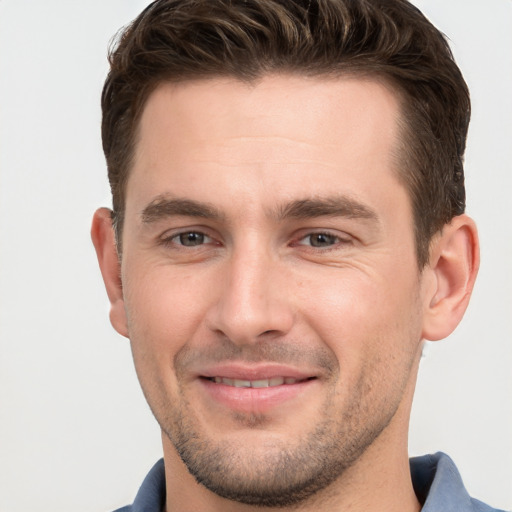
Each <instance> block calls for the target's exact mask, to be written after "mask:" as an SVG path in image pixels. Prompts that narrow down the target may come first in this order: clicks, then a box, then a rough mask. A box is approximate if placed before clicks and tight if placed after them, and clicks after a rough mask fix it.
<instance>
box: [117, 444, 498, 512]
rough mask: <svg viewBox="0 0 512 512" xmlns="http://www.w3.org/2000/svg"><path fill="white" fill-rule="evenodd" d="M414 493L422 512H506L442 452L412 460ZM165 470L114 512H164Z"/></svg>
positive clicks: (156, 471)
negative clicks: (480, 494) (472, 491)
mask: <svg viewBox="0 0 512 512" xmlns="http://www.w3.org/2000/svg"><path fill="white" fill-rule="evenodd" d="M410 466H411V477H412V482H413V486H414V491H415V492H416V496H417V497H418V500H419V501H420V503H422V504H423V507H422V509H421V512H504V511H503V510H499V509H497V508H492V507H489V506H488V505H486V504H485V503H482V502H481V501H478V500H475V499H474V498H471V497H470V496H469V494H468V493H467V491H466V489H465V488H464V484H463V483H462V479H461V477H460V474H459V472H458V470H457V468H456V467H455V464H454V463H453V461H452V459H450V457H448V455H446V454H444V453H441V452H438V453H436V454H434V455H424V456H422V457H413V458H412V459H410ZM165 496H166V494H165V469H164V460H163V459H160V460H159V461H158V462H157V463H156V464H155V465H154V466H153V468H152V469H151V471H150V472H149V473H148V475H147V476H146V478H145V479H144V482H143V483H142V485H141V487H140V489H139V492H138V493H137V496H136V497H135V501H134V502H133V505H128V506H126V507H123V508H120V509H118V510H117V511H114V512H162V510H164V506H165Z"/></svg>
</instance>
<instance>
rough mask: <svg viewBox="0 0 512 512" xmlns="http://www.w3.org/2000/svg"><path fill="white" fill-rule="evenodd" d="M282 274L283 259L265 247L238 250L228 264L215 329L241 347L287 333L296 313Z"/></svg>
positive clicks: (248, 247) (256, 245)
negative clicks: (282, 284)
mask: <svg viewBox="0 0 512 512" xmlns="http://www.w3.org/2000/svg"><path fill="white" fill-rule="evenodd" d="M255 242H256V241H255ZM279 274H280V262H279V258H277V257H276V256H274V255H273V254H272V253H271V251H270V250H269V249H268V247H266V246H265V245H263V244H261V243H257V242H256V243H251V244H245V246H244V247H238V248H235V249H234V250H233V251H232V254H231V257H230V258H229V260H228V261H227V262H226V269H225V273H224V279H223V282H222V283H221V284H220V286H221V290H219V294H218V298H219V299H218V303H217V304H216V306H215V311H216V312H215V314H214V325H213V326H212V327H213V328H214V329H215V330H217V331H221V332H222V333H223V334H224V335H225V336H227V337H228V338H229V339H230V340H231V341H232V342H233V343H237V344H246V343H251V342H254V341H257V340H258V339H259V338H260V337H261V335H263V334H266V335H269V334H274V335H279V334H281V335H282V334H284V333H286V332H287V331H288V330H289V329H290V327H291V323H292V319H293V313H292V309H291V307H290V306H291V305H290V301H289V300H288V298H287V293H286V290H283V288H282V286H280V281H281V279H280V278H279Z"/></svg>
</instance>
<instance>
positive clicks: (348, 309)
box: [302, 269, 421, 368]
mask: <svg viewBox="0 0 512 512" xmlns="http://www.w3.org/2000/svg"><path fill="white" fill-rule="evenodd" d="M382 276H385V277H384V278H383V277H382ZM387 276H392V278H389V277H387ZM306 288H307V291H308V293H307V294H306V293H304V294H303V295H302V301H303V304H305V305H306V306H305V307H304V306H303V308H302V309H303V312H304V315H305V318H306V322H307V324H308V325H310V326H311V327H312V328H313V329H314V330H315V331H316V332H317V333H318V335H319V336H320V338H322V340H323V342H324V343H326V344H328V345H329V347H330V348H331V350H332V351H333V352H334V353H336V355H337V358H338V360H339V363H340V365H341V367H343V366H346V367H347V366H348V367H351V366H356V367H360V368H362V366H363V364H365V361H366V362H367V361H368V360H373V361H377V360H384V359H388V358H390V357H391V358H393V359H396V360H398V361H399V360H409V359H410V357H411V355H410V354H411V353H412V352H415V350H416V347H417V344H418V342H419V341H420V335H421V315H420V311H421V308H420V301H419V295H418V284H417V282H416V280H415V279H409V280H408V281H407V279H403V278H402V277H400V275H399V273H396V274H395V273H391V272H389V273H387V274H386V273H379V275H378V276H377V275H372V274H369V273H364V272H361V271H357V270H353V269H350V270H346V269H344V270H341V271H339V272H338V273H337V275H336V276H331V278H330V279H324V280H319V279H316V280H311V281H310V282H309V286H307V287H306Z"/></svg>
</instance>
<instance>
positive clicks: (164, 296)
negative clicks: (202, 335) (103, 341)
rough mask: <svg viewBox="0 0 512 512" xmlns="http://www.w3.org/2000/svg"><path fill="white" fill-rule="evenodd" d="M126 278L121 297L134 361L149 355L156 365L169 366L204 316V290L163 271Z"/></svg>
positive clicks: (186, 275)
mask: <svg viewBox="0 0 512 512" xmlns="http://www.w3.org/2000/svg"><path fill="white" fill-rule="evenodd" d="M146 268H147V267H146ZM127 275H130V279H129V280H128V282H127V283H126V285H125V287H124V296H125V307H126V312H127V317H128V330H129V337H130V339H131V343H132V347H133V351H134V357H136V356H137V354H140V353H144V357H145V358H148V357H150V353H151V354H154V358H155V360H156V361H155V362H156V364H164V365H169V364H172V362H173V357H174V355H175V354H176V353H177V352H178V351H179V350H180V349H181V348H182V347H183V345H185V344H186V343H187V342H188V341H189V340H190V339H192V338H193V337H194V333H195V331H196V330H197V329H198V327H199V326H200V324H201V318H202V317H203V316H204V310H205V300H206V297H205V293H206V290H204V289H202V288H201V286H200V283H201V280H199V279H197V278H195V277H194V276H193V275H189V273H187V272H186V271H185V272H182V273H181V274H180V275H176V272H171V271H170V269H169V268H167V269H166V268H165V267H163V268H156V269H151V268H149V269H148V270H147V271H145V272H144V271H143V272H139V273H137V272H131V273H130V272H127Z"/></svg>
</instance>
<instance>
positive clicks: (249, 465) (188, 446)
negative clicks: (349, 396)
mask: <svg viewBox="0 0 512 512" xmlns="http://www.w3.org/2000/svg"><path fill="white" fill-rule="evenodd" d="M360 391H361V390H360ZM182 398H183V396H182ZM360 398H361V400H355V401H352V402H351V403H352V405H351V407H350V408H349V409H348V410H346V411H344V413H343V414H341V416H340V417H339V418H333V417H327V418H324V419H323V421H321V422H319V423H318V424H317V425H316V427H315V428H314V430H312V431H311V432H310V433H309V434H307V435H305V436H304V438H303V439H297V440H295V443H294V445H293V446H290V445H289V443H288V444H285V442H284V441H281V442H280V441H279V440H277V439H276V438H270V439H269V441H268V442H266V443H265V445H264V446H262V445H260V446H256V447H255V446H247V445H243V446H238V445H234V444H233V443H231V442H229V441H218V440H215V439H210V438H208V437H207V436H206V435H204V434H203V433H202V432H201V431H199V429H198V428H197V425H198V423H197V422H194V421H193V420H192V418H190V417H188V416H187V415H185V414H184V413H183V411H186V410H187V408H188V404H187V403H186V401H183V402H182V407H180V409H179V411H178V412H177V414H176V415H175V416H174V418H173V419H172V420H170V418H168V421H166V422H165V423H167V425H162V423H161V426H162V428H163V430H164V432H165V434H166V435H167V437H168V438H169V439H170V441H171V442H172V444H173V445H174V447H175V449H176V451H177V453H178V454H179V456H180V458H181V459H182V461H183V462H184V464H185V465H186V467H187V468H188V470H189V472H190V473H191V474H192V475H193V476H194V478H195V479H196V480H197V482H199V483H200V484H202V485H203V486H204V487H206V488H207V489H209V490H210V491H212V492H213V493H215V494H217V495H219V496H221V497H223V498H226V499H228V500H231V501H235V502H238V503H244V504H247V505H253V506H258V507H275V508H282V507H293V506H299V505H300V504H303V503H305V502H306V501H308V500H312V499H314V497H315V496H317V495H318V494H319V493H320V491H322V490H325V489H326V488H328V487H329V486H330V485H331V484H332V483H333V482H335V481H336V480H338V479H339V478H340V477H341V476H342V475H343V474H344V473H345V472H346V470H347V469H348V468H350V467H351V466H353V465H354V463H355V462H356V461H357V460H358V459H359V458H360V457H361V455H362V454H363V453H364V452H365V451H366V449H367V448H368V447H369V446H370V445H371V444H372V443H373V442H374V441H375V439H376V438H377V437H378V436H379V435H380V434H381V432H382V431H383V430H384V429H385V428H386V426H387V425H388V424H389V422H390V421H391V419H392V417H393V416H394V414H395V412H396V408H395V409H393V410H391V411H388V414H387V415H385V416H380V417H379V418H376V419H375V420H374V421H372V420H370V421H368V418H369V417H370V418H371V414H370V416H368V414H369V411H368V410H365V409H367V406H368V402H367V401H366V400H365V397H364V396H361V397H360ZM324 407H325V408H324V409H323V410H324V411H333V410H334V406H333V403H332V397H330V398H329V399H328V400H327V401H326V403H325V404H324ZM373 412H374V413H375V411H373ZM362 418H364V419H363V420H362ZM374 418H375V416H374ZM243 421H244V423H245V425H244V426H245V427H246V428H258V426H259V425H262V424H264V423H265V421H266V420H265V418H264V417H263V416H255V415H252V416H251V415H247V416H245V417H244V419H243ZM171 425H172V428H169V427H170V426H171Z"/></svg>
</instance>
